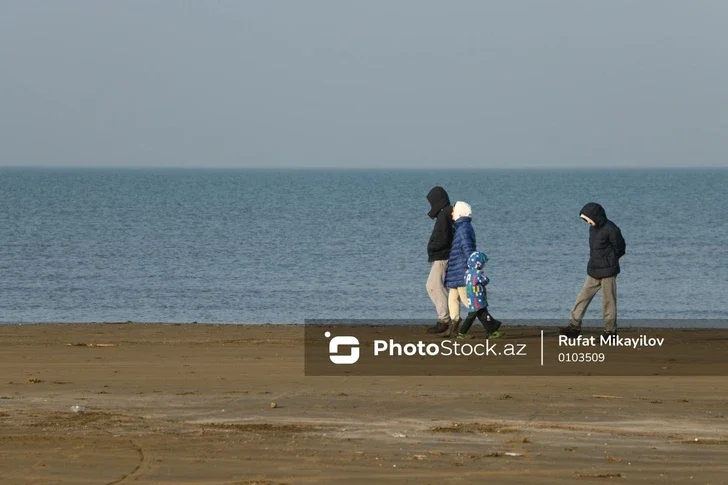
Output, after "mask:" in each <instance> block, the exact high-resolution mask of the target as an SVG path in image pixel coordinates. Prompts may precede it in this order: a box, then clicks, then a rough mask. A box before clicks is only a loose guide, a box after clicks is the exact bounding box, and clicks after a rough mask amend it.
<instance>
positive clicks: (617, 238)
mask: <svg viewBox="0 0 728 485" xmlns="http://www.w3.org/2000/svg"><path fill="white" fill-rule="evenodd" d="M579 215H580V216H581V215H584V216H586V217H588V218H589V219H591V220H592V221H594V224H596V225H595V226H591V227H590V228H589V264H588V265H587V268H586V272H587V274H588V275H589V276H591V277H592V278H596V279H602V278H608V277H610V276H617V275H618V274H619V258H621V257H622V256H624V253H625V250H626V247H627V245H626V243H625V242H624V238H623V237H622V231H620V230H619V227H617V225H616V224H615V223H613V222H612V221H610V220H609V219H607V214H606V212H604V207H602V206H601V205H599V204H597V203H596V202H589V203H588V204H587V205H585V206H584V207H583V208H582V209H581V212H579Z"/></svg>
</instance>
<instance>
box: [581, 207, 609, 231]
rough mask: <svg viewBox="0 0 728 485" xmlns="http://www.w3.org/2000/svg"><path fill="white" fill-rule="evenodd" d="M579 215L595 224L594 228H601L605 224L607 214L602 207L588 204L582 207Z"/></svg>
mask: <svg viewBox="0 0 728 485" xmlns="http://www.w3.org/2000/svg"><path fill="white" fill-rule="evenodd" d="M579 215H580V216H581V215H585V216H587V217H588V218H589V219H591V220H592V221H594V224H596V225H597V226H596V227H601V226H603V225H604V224H605V223H606V222H607V213H606V212H604V207H602V206H601V205H599V204H597V203H596V202H589V203H588V204H587V205H585V206H584V207H582V209H581V211H580V212H579Z"/></svg>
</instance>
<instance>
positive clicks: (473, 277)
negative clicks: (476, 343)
mask: <svg viewBox="0 0 728 485" xmlns="http://www.w3.org/2000/svg"><path fill="white" fill-rule="evenodd" d="M487 262H488V256H486V255H485V253H483V252H480V251H475V252H474V253H473V254H471V255H470V257H469V258H468V271H467V272H466V273H465V293H466V294H467V296H468V305H469V306H468V316H467V317H466V318H465V321H463V324H462V326H461V327H460V330H459V333H458V338H459V339H470V338H473V335H472V334H469V333H468V331H469V330H470V327H471V326H472V325H473V322H474V321H475V319H476V318H477V319H478V320H480V323H482V324H483V328H484V329H485V336H486V338H488V339H496V338H500V337H501V336H502V335H503V334H501V333H500V332H499V331H498V329H499V328H500V326H501V322H500V320H496V319H495V318H493V315H491V314H490V312H488V294H487V290H486V288H485V287H486V286H487V285H488V283H490V278H488V277H487V276H486V275H485V272H484V270H483V268H484V267H485V263H487Z"/></svg>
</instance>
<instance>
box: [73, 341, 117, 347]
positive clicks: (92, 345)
mask: <svg viewBox="0 0 728 485" xmlns="http://www.w3.org/2000/svg"><path fill="white" fill-rule="evenodd" d="M66 345H67V346H68V347H116V344H87V343H84V342H77V343H72V344H66Z"/></svg>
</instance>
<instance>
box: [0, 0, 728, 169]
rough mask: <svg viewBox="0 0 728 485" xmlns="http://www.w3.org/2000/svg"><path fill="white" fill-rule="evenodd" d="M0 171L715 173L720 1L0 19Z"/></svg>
mask: <svg viewBox="0 0 728 485" xmlns="http://www.w3.org/2000/svg"><path fill="white" fill-rule="evenodd" d="M0 165H20V166H29V165H82V166H111V165H114V166H204V167H210V166H221V167H222V166H224V167H253V166H255V167H260V166H263V167H274V166H278V167H307V166H319V167H338V168H363V167H412V168H415V167H422V168H432V167H442V168H448V167H524V166H534V167H550V166H580V167H621V166H625V167H633V166H690V165H701V166H723V167H725V166H728V2H726V1H724V0H713V1H709V0H692V1H686V0H634V1H626V0H609V1H599V0H594V1H590V0H571V1H563V0H548V1H546V0H544V1H541V0H529V1H526V0H501V1H497V2H495V1H485V0H471V1H457V0H454V1H443V0H409V1H404V0H352V1H341V0H328V1H320V0H295V1H294V0H290V1H282V0H281V1H276V0H265V1H263V0H260V1H253V0H240V1H214V0H206V1H200V0H194V1H192V0H187V1H184V0H180V1H172V0H169V1H154V2H150V1H147V0H134V1H133V0H126V1H118V2H117V1H113V2H111V1H98V0H89V1H77V0H63V1H32V2H31V1H24V0H13V1H11V0H7V1H2V2H0Z"/></svg>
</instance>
